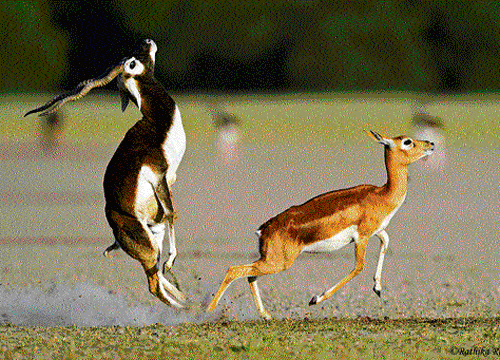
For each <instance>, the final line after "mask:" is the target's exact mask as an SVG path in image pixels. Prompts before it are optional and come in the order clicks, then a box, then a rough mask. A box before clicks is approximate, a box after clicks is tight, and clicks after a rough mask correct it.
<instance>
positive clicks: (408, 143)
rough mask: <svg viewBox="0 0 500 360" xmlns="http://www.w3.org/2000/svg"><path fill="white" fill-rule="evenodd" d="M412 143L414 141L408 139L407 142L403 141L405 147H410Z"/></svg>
mask: <svg viewBox="0 0 500 360" xmlns="http://www.w3.org/2000/svg"><path fill="white" fill-rule="evenodd" d="M412 142H413V141H411V140H410V139H406V140H405V141H403V145H406V146H409V145H411V143H412Z"/></svg>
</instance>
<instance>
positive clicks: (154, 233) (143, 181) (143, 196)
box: [134, 166, 165, 253]
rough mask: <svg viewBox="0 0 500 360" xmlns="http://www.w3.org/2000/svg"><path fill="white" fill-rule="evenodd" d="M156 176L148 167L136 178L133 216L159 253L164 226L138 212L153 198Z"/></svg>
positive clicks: (161, 246)
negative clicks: (148, 235)
mask: <svg viewBox="0 0 500 360" xmlns="http://www.w3.org/2000/svg"><path fill="white" fill-rule="evenodd" d="M158 181H159V178H158V176H157V175H156V174H155V173H154V172H153V171H152V170H151V169H150V168H149V167H148V166H143V167H142V168H141V170H140V172H139V176H138V178H137V188H136V193H135V206H134V208H135V209H136V213H135V215H136V216H137V218H138V219H139V220H140V221H141V223H143V226H144V228H145V230H146V231H147V232H148V233H149V234H150V238H151V239H152V240H153V242H154V243H153V246H156V248H157V249H158V251H159V252H160V253H161V252H162V249H163V238H164V237H165V225H164V224H155V223H154V222H153V221H152V220H151V219H148V218H145V214H144V213H141V212H140V209H141V208H142V204H145V203H147V202H148V201H149V200H151V198H154V196H155V191H154V188H155V187H156V185H157V184H158Z"/></svg>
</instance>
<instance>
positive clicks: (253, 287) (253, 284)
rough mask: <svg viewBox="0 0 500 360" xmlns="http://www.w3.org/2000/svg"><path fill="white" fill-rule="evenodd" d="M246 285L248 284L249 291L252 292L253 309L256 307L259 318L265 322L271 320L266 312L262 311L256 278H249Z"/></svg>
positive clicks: (262, 305)
mask: <svg viewBox="0 0 500 360" xmlns="http://www.w3.org/2000/svg"><path fill="white" fill-rule="evenodd" d="M248 283H249V284H250V290H251V291H252V296H253V300H254V302H255V307H257V311H258V312H259V314H260V316H262V317H263V318H264V319H266V320H271V315H270V314H269V313H268V312H267V311H266V309H264V304H263V303H262V299H261V297H260V291H259V287H258V286H257V276H251V277H249V278H248Z"/></svg>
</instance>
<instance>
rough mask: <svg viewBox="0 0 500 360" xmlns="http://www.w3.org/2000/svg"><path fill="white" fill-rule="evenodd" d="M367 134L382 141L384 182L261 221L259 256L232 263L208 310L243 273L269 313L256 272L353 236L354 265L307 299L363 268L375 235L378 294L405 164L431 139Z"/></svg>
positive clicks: (426, 151)
mask: <svg viewBox="0 0 500 360" xmlns="http://www.w3.org/2000/svg"><path fill="white" fill-rule="evenodd" d="M368 134H369V135H370V136H371V137H372V138H373V139H374V140H376V141H378V142H379V143H381V144H383V145H384V146H385V164H386V169H387V178H388V179H387V183H386V184H385V185H384V186H381V187H378V186H374V185H359V186H356V187H353V188H349V189H343V190H337V191H332V192H328V193H325V194H322V195H319V196H317V197H315V198H313V199H311V200H309V201H307V202H306V203H304V204H302V205H298V206H292V207H291V208H289V209H287V210H285V211H284V212H282V213H281V214H279V215H277V216H275V217H273V218H271V219H270V220H268V221H267V222H265V223H264V224H262V225H261V226H260V227H259V229H258V231H257V235H258V237H259V251H260V256H261V257H260V259H259V260H257V261H256V262H254V263H252V264H248V265H241V266H233V267H231V268H230V269H229V271H228V272H227V274H226V276H225V278H224V280H223V281H222V284H221V286H220V288H219V290H218V291H217V292H216V293H215V295H214V297H213V299H212V302H211V303H210V305H209V306H208V308H207V311H212V310H214V309H215V307H216V306H217V303H218V302H219V300H220V298H221V296H222V295H223V293H224V291H225V290H226V288H227V287H228V286H229V284H230V283H231V282H232V281H234V280H236V279H238V278H241V277H247V278H248V282H249V283H250V289H251V291H252V295H253V298H254V301H255V305H256V307H257V310H258V312H259V313H260V315H261V316H262V317H264V318H266V319H269V318H270V317H271V316H270V315H269V313H268V312H267V311H266V310H265V309H264V306H263V304H262V300H261V297H260V294H259V288H258V286H257V277H258V276H262V275H267V274H274V273H277V272H280V271H283V270H286V269H288V268H290V266H292V264H293V262H294V261H295V259H296V258H297V256H298V255H299V254H300V253H301V252H324V251H334V250H338V249H340V248H341V247H343V246H345V245H347V244H350V243H352V242H354V246H355V256H356V266H355V268H354V270H352V271H351V273H350V274H349V275H347V276H346V277H345V278H344V279H342V280H341V281H340V282H338V283H337V284H336V285H335V286H334V287H332V288H331V289H329V290H327V291H325V292H324V293H323V294H321V295H320V296H316V295H315V296H314V297H313V298H312V300H311V301H310V303H309V305H315V304H318V303H320V302H322V301H324V300H326V299H328V298H329V297H331V296H332V295H333V294H334V293H335V292H336V291H337V290H339V289H340V288H341V287H342V286H344V285H345V284H346V283H347V282H349V281H350V280H351V279H352V278H354V277H355V276H356V275H358V274H359V273H360V272H361V271H362V270H363V267H364V264H365V253H366V246H367V242H368V239H369V238H370V237H371V236H373V235H376V236H377V237H378V238H379V239H380V256H379V259H378V265H377V270H376V272H375V277H374V280H375V285H374V287H373V290H374V291H375V293H376V294H377V295H379V296H380V291H381V284H380V280H381V273H382V265H383V262H384V255H385V252H386V250H387V246H388V245H389V237H388V235H387V233H386V232H385V228H386V227H387V225H389V221H390V220H391V219H392V217H393V216H394V214H395V213H396V211H398V209H399V208H400V206H401V205H402V204H403V201H404V200H405V197H406V186H407V176H408V165H409V164H411V163H413V162H415V161H417V160H418V159H420V158H422V157H424V156H427V155H430V154H431V153H432V152H433V151H434V144H433V143H432V142H429V141H425V140H424V141H421V140H413V139H411V138H409V137H407V136H399V137H395V138H392V139H391V138H387V137H385V136H382V135H380V134H377V133H376V132H373V131H371V132H369V133H368Z"/></svg>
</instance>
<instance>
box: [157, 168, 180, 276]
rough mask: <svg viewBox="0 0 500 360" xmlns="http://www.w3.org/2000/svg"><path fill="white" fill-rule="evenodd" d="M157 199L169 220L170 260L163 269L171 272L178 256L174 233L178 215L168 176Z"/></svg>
mask: <svg viewBox="0 0 500 360" xmlns="http://www.w3.org/2000/svg"><path fill="white" fill-rule="evenodd" d="M155 193H156V197H157V198H158V201H159V202H160V204H161V207H162V209H163V212H164V213H165V216H166V218H167V222H168V244H169V248H168V259H167V261H166V262H165V264H164V265H163V269H164V271H165V269H167V270H169V269H171V268H172V266H173V265H174V261H175V258H176V256H177V248H176V246H175V231H174V220H175V218H176V213H175V210H174V206H173V204H172V194H171V193H170V188H169V186H168V183H167V179H166V176H162V178H161V181H160V182H159V183H158V185H157V186H156V188H155Z"/></svg>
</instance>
